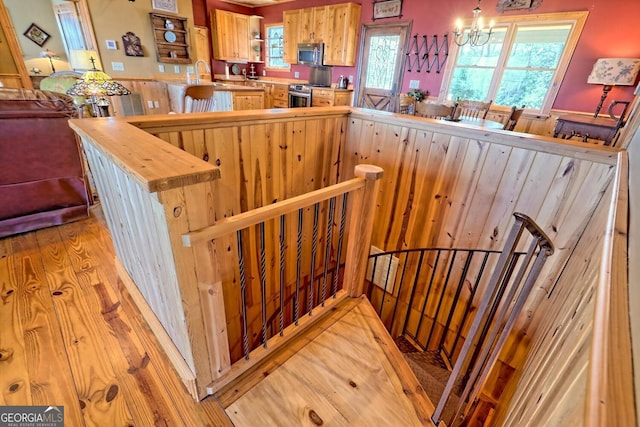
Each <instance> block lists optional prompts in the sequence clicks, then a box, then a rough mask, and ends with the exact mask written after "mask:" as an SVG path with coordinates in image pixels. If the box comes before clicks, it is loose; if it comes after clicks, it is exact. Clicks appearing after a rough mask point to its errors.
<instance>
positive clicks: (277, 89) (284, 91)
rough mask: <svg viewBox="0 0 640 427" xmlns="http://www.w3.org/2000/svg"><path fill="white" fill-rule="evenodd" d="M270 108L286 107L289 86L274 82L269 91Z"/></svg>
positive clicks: (287, 104)
mask: <svg viewBox="0 0 640 427" xmlns="http://www.w3.org/2000/svg"><path fill="white" fill-rule="evenodd" d="M271 99H272V105H271V108H287V107H288V106H289V86H288V85H286V84H274V85H273V88H272V91H271Z"/></svg>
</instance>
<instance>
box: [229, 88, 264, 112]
mask: <svg viewBox="0 0 640 427" xmlns="http://www.w3.org/2000/svg"><path fill="white" fill-rule="evenodd" d="M263 108H264V90H263V89H258V88H256V90H255V91H254V90H243V91H238V92H233V111H239V110H260V109H263Z"/></svg>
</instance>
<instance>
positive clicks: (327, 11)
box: [282, 3, 361, 66]
mask: <svg viewBox="0 0 640 427" xmlns="http://www.w3.org/2000/svg"><path fill="white" fill-rule="evenodd" d="M360 11H361V6H360V5H359V4H356V3H339V4H334V5H329V6H321V7H310V8H305V9H296V10H288V11H285V12H283V16H282V19H283V20H282V22H283V26H284V56H285V58H284V59H285V61H287V62H288V63H290V64H296V63H297V62H298V59H297V45H298V43H319V42H322V43H324V60H323V62H324V64H325V65H342V66H354V65H356V46H357V40H358V28H359V25H360Z"/></svg>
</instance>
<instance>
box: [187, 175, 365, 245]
mask: <svg viewBox="0 0 640 427" xmlns="http://www.w3.org/2000/svg"><path fill="white" fill-rule="evenodd" d="M361 166H367V165H358V166H356V170H358V169H362V168H361ZM364 183H365V179H364V178H361V177H356V178H353V179H351V180H349V181H345V182H342V183H339V184H335V185H332V186H330V187H326V188H321V189H319V190H315V191H312V192H310V193H306V194H302V195H300V196H296V197H292V198H290V199H286V200H283V201H281V202H277V203H274V204H272V205H267V206H263V207H260V208H257V209H253V210H251V211H248V212H243V213H241V214H238V215H234V216H231V217H228V218H224V219H221V220H220V221H218V222H217V223H216V224H215V225H212V226H209V227H204V228H201V229H199V230H195V231H192V232H190V233H186V234H183V235H182V244H183V245H184V246H187V247H190V246H192V245H193V244H194V243H197V242H200V241H203V240H213V239H216V238H218V237H221V236H224V235H226V234H229V233H233V232H234V231H237V230H242V229H244V228H247V227H251V226H252V225H256V224H259V223H261V222H263V221H266V220H268V219H271V218H276V217H278V216H280V215H284V214H287V213H290V212H294V211H296V210H297V209H300V208H303V207H306V206H311V205H313V204H315V203H318V202H322V201H324V200H327V199H330V198H332V197H335V196H339V195H341V194H344V193H347V192H350V191H353V190H357V189H359V188H361V187H363V186H364Z"/></svg>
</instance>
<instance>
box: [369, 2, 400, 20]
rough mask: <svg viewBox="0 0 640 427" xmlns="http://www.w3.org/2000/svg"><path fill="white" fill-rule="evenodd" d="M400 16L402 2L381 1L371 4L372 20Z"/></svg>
mask: <svg viewBox="0 0 640 427" xmlns="http://www.w3.org/2000/svg"><path fill="white" fill-rule="evenodd" d="M396 16H398V17H399V16H402V0H383V1H377V2H374V3H373V19H374V20H376V19H380V18H393V17H396Z"/></svg>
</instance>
